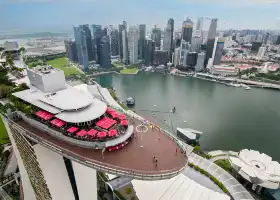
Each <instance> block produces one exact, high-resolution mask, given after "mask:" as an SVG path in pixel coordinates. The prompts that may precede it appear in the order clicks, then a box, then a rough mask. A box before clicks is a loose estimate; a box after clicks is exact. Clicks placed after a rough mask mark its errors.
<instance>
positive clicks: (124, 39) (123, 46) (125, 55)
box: [122, 30, 128, 64]
mask: <svg viewBox="0 0 280 200" xmlns="http://www.w3.org/2000/svg"><path fill="white" fill-rule="evenodd" d="M126 38H127V37H126V31H125V30H123V31H122V50H123V58H122V61H123V62H124V63H125V64H128V46H127V44H126Z"/></svg>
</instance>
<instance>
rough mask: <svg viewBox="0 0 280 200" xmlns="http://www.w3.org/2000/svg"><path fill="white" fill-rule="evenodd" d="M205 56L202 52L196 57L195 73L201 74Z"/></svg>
mask: <svg viewBox="0 0 280 200" xmlns="http://www.w3.org/2000/svg"><path fill="white" fill-rule="evenodd" d="M205 56H206V54H205V53H204V52H201V53H199V54H198V55H197V62H196V66H195V71H196V72H201V71H203V70H204V62H205Z"/></svg>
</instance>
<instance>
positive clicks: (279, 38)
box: [275, 35, 280, 45]
mask: <svg viewBox="0 0 280 200" xmlns="http://www.w3.org/2000/svg"><path fill="white" fill-rule="evenodd" d="M275 44H276V45H277V44H280V35H278V36H277V39H276V43H275Z"/></svg>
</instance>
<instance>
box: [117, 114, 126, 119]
mask: <svg viewBox="0 0 280 200" xmlns="http://www.w3.org/2000/svg"><path fill="white" fill-rule="evenodd" d="M118 118H119V119H120V120H123V119H126V116H125V115H124V114H122V115H119V116H118Z"/></svg>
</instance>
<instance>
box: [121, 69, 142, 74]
mask: <svg viewBox="0 0 280 200" xmlns="http://www.w3.org/2000/svg"><path fill="white" fill-rule="evenodd" d="M137 70H138V69H137V68H131V69H123V70H121V74H136V72H137Z"/></svg>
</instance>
